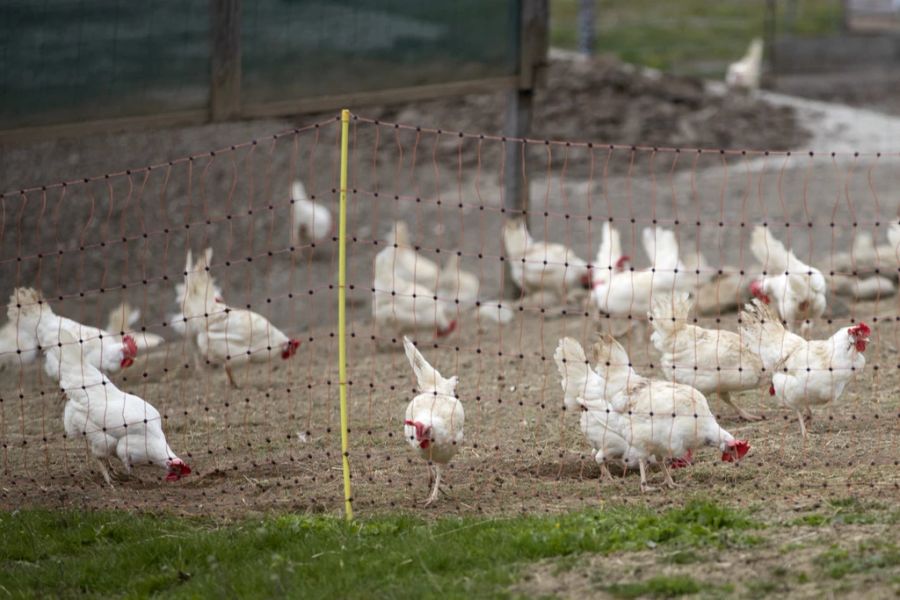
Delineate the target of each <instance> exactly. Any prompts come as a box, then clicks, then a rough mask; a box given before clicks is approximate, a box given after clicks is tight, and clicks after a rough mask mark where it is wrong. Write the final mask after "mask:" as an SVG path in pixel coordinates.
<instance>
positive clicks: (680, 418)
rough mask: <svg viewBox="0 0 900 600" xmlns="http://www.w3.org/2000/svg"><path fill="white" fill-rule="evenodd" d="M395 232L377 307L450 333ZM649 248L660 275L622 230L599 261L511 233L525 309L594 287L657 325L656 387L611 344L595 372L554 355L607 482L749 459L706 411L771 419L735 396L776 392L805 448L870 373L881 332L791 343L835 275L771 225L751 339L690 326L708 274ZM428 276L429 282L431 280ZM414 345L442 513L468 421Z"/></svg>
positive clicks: (570, 352)
mask: <svg viewBox="0 0 900 600" xmlns="http://www.w3.org/2000/svg"><path fill="white" fill-rule="evenodd" d="M397 229H398V231H402V232H403V237H395V238H394V240H395V241H396V242H397V243H396V244H395V245H394V247H390V248H388V249H386V250H384V251H382V253H381V254H380V255H379V258H378V259H377V260H376V277H375V284H376V286H375V287H376V289H379V284H381V285H382V286H383V287H381V288H380V290H381V293H382V294H385V297H384V298H383V299H382V300H381V303H382V304H381V305H379V300H378V299H377V296H376V305H375V318H376V321H379V319H381V321H380V323H381V324H383V325H393V326H394V327H397V328H399V329H401V330H402V331H404V332H409V331H414V330H431V331H434V332H435V335H436V336H443V335H447V334H448V333H449V332H450V331H452V329H453V327H454V325H455V323H454V322H453V321H452V320H450V319H449V317H448V316H447V314H448V313H450V312H451V308H452V305H451V302H452V301H453V300H454V299H455V296H454V295H453V294H451V295H450V296H449V299H448V298H447V297H443V298H442V297H441V294H442V293H444V291H445V290H444V289H438V288H437V287H434V286H433V285H431V286H430V285H429V284H436V283H439V281H440V279H441V270H440V269H439V268H438V266H437V265H435V264H434V263H431V262H430V261H428V260H427V259H426V258H424V257H422V256H420V255H418V254H417V253H416V251H415V249H413V248H412V247H410V246H409V242H408V240H406V238H405V236H406V232H405V228H403V227H399V226H398V227H397ZM888 237H889V240H890V244H891V246H892V247H893V248H894V249H895V251H894V256H900V255H898V254H896V249H897V248H898V246H900V225H898V224H896V223H895V224H893V226H892V227H891V229H890V231H889V235H888ZM642 241H643V245H644V249H645V251H646V253H647V255H648V258H650V260H651V263H652V266H651V267H649V268H647V269H642V270H637V269H634V268H632V267H630V262H631V259H630V257H628V256H626V255H625V254H624V253H623V252H622V246H621V242H620V236H619V233H618V232H617V230H616V229H615V228H614V227H613V226H612V225H611V224H610V223H604V225H603V232H602V241H601V244H600V248H599V251H598V253H597V256H596V258H595V261H594V262H593V263H592V264H588V263H587V262H586V261H584V260H582V259H580V258H579V257H578V256H576V255H575V253H574V252H573V251H572V250H571V249H569V248H567V247H565V246H564V245H561V244H553V243H547V242H536V241H534V240H533V239H532V238H531V236H530V235H529V233H528V231H527V228H526V226H525V223H524V221H523V220H521V219H518V220H517V219H512V220H510V221H508V222H507V223H506V225H505V229H504V243H505V249H506V258H507V260H509V262H510V270H511V274H512V278H513V281H514V282H515V284H516V285H517V286H518V288H519V289H520V290H521V291H522V294H523V298H528V297H535V296H537V297H538V301H539V303H541V305H543V306H549V305H552V304H554V303H556V304H565V303H566V302H567V301H568V300H570V299H571V297H572V296H573V295H575V296H577V295H578V294H584V290H585V288H588V289H590V295H589V297H588V298H587V299H586V301H587V302H589V303H590V304H591V305H592V306H594V307H595V308H596V309H597V310H599V311H600V312H602V313H604V314H605V315H607V316H609V317H612V318H615V319H618V320H622V321H631V320H632V319H633V318H644V317H646V319H647V320H648V321H649V323H650V325H651V327H652V330H653V331H652V335H651V341H652V343H653V346H654V347H655V348H656V350H657V351H658V352H659V353H660V354H661V360H660V370H661V376H660V377H658V378H653V377H651V376H645V375H642V374H639V373H638V372H637V371H636V370H635V369H634V367H633V364H632V362H631V360H630V359H629V357H628V354H627V352H626V350H625V349H624V348H623V347H622V345H620V344H619V342H618V341H616V339H615V338H614V337H613V336H612V335H609V334H602V335H600V339H599V340H598V341H597V342H596V344H595V346H594V363H593V365H592V364H591V362H590V361H589V360H588V358H587V357H586V355H585V352H584V349H583V348H582V346H581V345H580V344H579V342H577V341H576V340H574V339H572V338H563V339H561V340H559V345H558V347H557V349H556V352H555V354H554V357H553V358H554V360H555V362H556V365H557V368H558V370H559V375H560V378H561V383H562V388H563V398H564V405H565V407H566V409H568V410H576V411H580V415H581V418H580V425H581V431H582V432H583V433H584V436H585V438H586V439H587V441H588V443H589V444H590V445H591V447H592V451H593V456H594V457H595V459H596V461H597V462H598V463H599V464H600V466H601V472H602V474H603V475H604V476H609V470H608V467H607V465H608V464H610V463H618V464H619V465H622V466H624V467H625V468H626V469H627V468H637V470H638V471H639V472H640V476H641V479H640V481H641V490H642V491H646V490H649V489H651V488H650V487H649V486H648V483H647V469H648V467H649V465H659V466H660V467H661V468H662V470H663V472H664V475H665V483H666V485H668V486H670V487H675V485H676V484H675V482H674V481H673V480H672V477H671V473H670V470H671V469H673V468H679V467H686V466H688V465H690V464H691V462H692V460H693V451H694V450H696V449H699V448H701V447H703V446H712V447H714V448H716V449H717V450H718V451H719V452H721V458H722V460H723V461H727V462H731V461H737V460H740V459H741V458H742V457H743V456H744V455H746V453H747V452H748V451H749V449H750V445H749V443H748V442H747V441H746V440H739V439H736V438H735V437H734V436H733V435H732V434H731V433H729V432H728V431H726V430H725V429H723V428H722V427H720V426H719V424H718V423H717V422H716V418H715V416H714V414H713V412H712V411H711V410H710V408H709V403H708V401H707V395H709V394H713V393H715V394H717V395H718V396H719V398H721V399H722V401H723V402H725V403H726V404H728V405H729V406H731V407H732V408H733V409H734V410H735V411H736V412H737V413H738V415H739V416H740V417H741V418H743V419H745V420H748V421H753V420H758V419H759V418H760V417H759V416H757V415H754V414H752V413H750V412H749V411H747V410H746V409H745V408H743V407H741V406H739V404H736V403H735V401H734V400H733V398H732V396H731V394H732V393H735V392H741V391H745V390H755V389H767V390H768V394H769V395H771V396H774V397H775V399H776V400H777V401H779V402H780V403H781V404H782V405H783V406H786V407H788V408H790V409H791V410H793V411H795V412H796V414H797V416H798V418H799V423H800V430H801V433H802V436H803V437H804V438H806V437H807V435H808V432H807V424H808V422H809V420H810V419H811V418H812V412H811V407H812V406H817V405H822V404H825V403H828V402H831V401H834V400H836V399H838V398H839V397H840V396H841V394H842V393H843V391H844V389H845V387H846V386H847V384H848V383H849V382H850V380H851V379H852V378H853V376H854V375H855V374H856V373H857V372H860V371H861V370H862V369H863V367H864V366H865V357H864V352H865V350H866V345H867V343H868V342H869V337H870V335H871V329H870V328H869V326H868V325H866V324H865V323H862V322H860V323H856V324H853V325H851V326H848V327H844V328H841V329H839V330H838V331H837V332H836V333H834V334H833V335H832V336H831V337H830V338H828V339H824V340H807V339H806V338H805V337H802V336H801V335H798V334H797V333H794V332H792V331H791V330H796V331H798V332H800V333H801V334H803V336H807V335H809V334H810V332H811V327H812V324H813V322H814V321H815V320H816V319H818V318H819V317H821V316H822V315H823V314H824V312H825V309H826V293H827V291H828V290H827V287H828V286H827V283H826V278H825V277H824V276H823V274H822V273H821V272H820V271H819V270H818V269H816V268H814V267H811V266H809V265H807V264H805V263H803V262H802V261H800V260H799V259H798V258H797V256H796V255H795V254H794V253H793V252H792V251H791V250H790V249H788V248H786V247H785V246H784V244H782V243H781V242H780V241H779V240H777V239H776V238H775V237H774V236H773V235H772V233H771V232H770V231H769V229H768V228H767V227H765V226H762V225H761V226H757V227H756V228H755V229H754V231H753V233H752V236H751V251H752V252H753V254H754V255H755V257H756V258H757V260H758V261H759V262H760V264H761V265H762V267H761V274H760V275H759V277H757V278H755V279H753V280H752V282H751V283H750V286H749V287H750V292H751V293H752V295H753V296H754V298H753V299H752V301H751V302H750V303H748V304H746V305H744V307H743V310H742V312H741V316H740V319H739V321H738V322H739V323H740V331H738V332H735V331H727V330H720V329H705V328H703V327H700V326H698V325H696V323H697V320H696V319H694V318H693V317H692V316H691V312H692V307H693V297H692V294H696V290H697V288H698V286H699V285H700V283H701V280H702V278H701V277H700V270H699V269H694V270H691V269H688V268H687V267H685V265H684V263H683V262H682V261H681V260H680V258H679V250H678V243H677V239H676V236H675V234H674V232H672V231H668V230H666V229H663V228H661V227H655V228H648V229H645V230H644V232H643V240H642ZM379 261H383V264H381V265H380V267H379ZM455 269H456V270H457V272H456V273H454V276H453V278H452V279H453V281H455V282H456V283H455V286H456V288H457V289H458V288H460V287H461V283H460V282H461V281H462V279H463V274H462V273H460V272H458V265H456V267H455ZM420 273H424V277H423V279H421V280H420V279H419V274H420ZM465 279H466V281H468V282H469V283H467V284H466V285H467V288H468V289H470V290H475V295H476V296H477V289H478V287H477V279H475V280H474V281H472V279H474V278H473V277H472V275H471V274H465ZM398 281H399V282H400V284H399V285H398V284H397V282H398ZM424 282H427V283H424ZM388 284H390V285H388ZM390 290H395V291H397V294H401V292H400V291H399V290H403V292H402V294H404V295H406V297H403V298H400V297H398V296H395V295H390V296H388V294H389V293H390ZM450 291H451V292H452V291H453V286H451V288H450ZM473 297H474V296H473ZM421 299H424V301H422V303H421V304H419V305H418V306H417V305H416V304H415V302H416V300H421ZM487 304H489V305H493V303H492V302H489V303H487ZM455 314H457V315H459V314H461V310H459V309H457V310H456V313H455ZM634 320H637V319H634ZM404 346H405V348H406V354H407V357H408V358H409V361H410V364H411V365H412V368H413V370H414V372H415V375H416V379H417V382H418V389H419V394H418V395H417V396H416V397H415V398H414V399H413V400H412V401H411V402H410V403H409V406H408V407H407V411H406V415H405V419H404V433H405V436H406V439H407V440H408V442H409V444H410V445H411V446H412V447H413V448H414V449H416V450H417V451H418V452H419V453H420V454H421V456H422V458H424V459H425V460H426V461H427V462H428V465H429V473H430V474H431V484H430V485H431V493H430V494H429V496H428V498H427V500H426V504H430V503H432V502H434V501H435V500H436V499H437V497H438V492H439V484H440V478H441V466H443V465H446V464H447V462H448V461H449V460H450V459H451V458H452V457H453V455H454V454H455V453H456V451H457V450H458V449H459V447H460V445H461V443H462V441H463V426H464V411H463V406H462V404H461V402H460V400H459V398H458V397H457V396H456V392H455V390H456V385H457V378H456V377H453V378H451V379H445V378H444V377H442V376H441V374H440V373H439V372H438V371H437V370H435V369H434V368H433V367H432V366H431V365H429V364H428V362H427V361H426V360H425V358H424V357H423V356H422V355H421V354H420V353H419V352H418V350H417V349H416V348H415V346H414V345H413V343H412V342H411V341H410V340H409V339H408V338H404ZM647 375H649V374H647Z"/></svg>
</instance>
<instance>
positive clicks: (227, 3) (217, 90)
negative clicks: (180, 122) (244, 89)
mask: <svg viewBox="0 0 900 600" xmlns="http://www.w3.org/2000/svg"><path fill="white" fill-rule="evenodd" d="M209 25H210V76H209V118H210V120H212V121H226V120H228V119H233V118H235V117H238V116H239V115H240V112H241V0H209Z"/></svg>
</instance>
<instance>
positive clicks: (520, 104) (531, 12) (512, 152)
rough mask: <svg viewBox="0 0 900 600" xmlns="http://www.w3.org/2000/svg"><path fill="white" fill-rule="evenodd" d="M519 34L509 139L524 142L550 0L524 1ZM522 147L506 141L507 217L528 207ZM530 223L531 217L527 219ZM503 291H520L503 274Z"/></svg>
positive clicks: (543, 58) (542, 65) (543, 56)
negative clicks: (516, 84)
mask: <svg viewBox="0 0 900 600" xmlns="http://www.w3.org/2000/svg"><path fill="white" fill-rule="evenodd" d="M521 9H522V13H521V15H520V27H521V29H520V32H519V36H520V37H519V87H518V89H515V90H510V92H509V94H508V96H507V104H506V136H507V137H510V138H519V139H524V138H526V137H528V133H529V132H530V130H531V117H532V112H533V103H534V88H535V85H537V83H538V82H540V81H542V79H543V76H544V72H545V70H546V66H547V46H548V41H549V35H548V27H549V14H550V13H549V9H548V3H547V0H522V2H521ZM523 150H524V147H523V144H522V143H521V142H507V144H506V162H505V164H504V181H503V187H504V199H503V207H504V208H505V209H506V218H507V219H511V218H512V219H515V218H522V211H524V210H526V209H527V208H528V206H529V190H528V183H527V181H526V180H525V175H524V171H523V163H524V157H523ZM524 219H525V224H526V225H527V224H528V217H527V216H526V217H524ZM503 288H504V292H505V295H506V296H507V297H508V298H515V297H516V296H517V292H518V290H517V289H516V287H515V284H514V283H513V282H512V278H511V277H510V272H509V269H508V268H507V269H506V270H505V272H504V285H503Z"/></svg>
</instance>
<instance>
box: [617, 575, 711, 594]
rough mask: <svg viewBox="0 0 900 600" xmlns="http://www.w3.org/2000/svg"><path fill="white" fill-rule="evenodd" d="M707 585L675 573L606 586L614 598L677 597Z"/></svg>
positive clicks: (695, 591)
mask: <svg viewBox="0 0 900 600" xmlns="http://www.w3.org/2000/svg"><path fill="white" fill-rule="evenodd" d="M707 587H709V586H707V585H704V584H702V583H700V582H698V581H696V580H694V579H692V578H690V577H686V576H684V575H676V576H672V577H668V576H659V577H651V578H650V579H646V580H644V581H635V582H631V583H617V584H614V585H611V586H608V587H607V588H606V591H607V592H609V593H610V594H612V595H613V596H615V597H616V598H647V597H650V598H677V597H678V596H686V595H688V594H696V593H698V592H700V591H701V590H703V589H705V588H707Z"/></svg>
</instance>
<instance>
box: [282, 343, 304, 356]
mask: <svg viewBox="0 0 900 600" xmlns="http://www.w3.org/2000/svg"><path fill="white" fill-rule="evenodd" d="M299 347H300V340H295V339H290V340H288V341H287V343H285V345H284V350H282V351H281V359H282V360H287V359H289V358H290V357H292V356H293V355H294V354H296V353H297V348H299Z"/></svg>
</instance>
